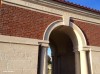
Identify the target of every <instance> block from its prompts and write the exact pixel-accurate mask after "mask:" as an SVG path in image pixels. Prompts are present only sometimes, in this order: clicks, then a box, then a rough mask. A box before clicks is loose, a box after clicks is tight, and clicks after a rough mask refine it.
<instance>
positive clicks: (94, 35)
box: [73, 20, 100, 46]
mask: <svg viewBox="0 0 100 74" xmlns="http://www.w3.org/2000/svg"><path fill="white" fill-rule="evenodd" d="M73 22H74V23H75V24H76V25H77V26H79V28H80V29H81V30H82V31H83V33H84V35H85V37H86V39H87V44H88V45H92V46H100V25H96V24H91V23H88V22H84V21H79V20H73Z"/></svg>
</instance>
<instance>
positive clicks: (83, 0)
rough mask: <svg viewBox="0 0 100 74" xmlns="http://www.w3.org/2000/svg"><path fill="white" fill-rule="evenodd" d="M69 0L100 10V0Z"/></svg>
mask: <svg viewBox="0 0 100 74" xmlns="http://www.w3.org/2000/svg"><path fill="white" fill-rule="evenodd" d="M66 1H67V0H66ZM68 1H70V2H73V3H76V4H80V5H83V6H87V7H90V8H93V9H97V10H100V0H68Z"/></svg>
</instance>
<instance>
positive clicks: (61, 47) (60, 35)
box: [49, 26, 75, 74]
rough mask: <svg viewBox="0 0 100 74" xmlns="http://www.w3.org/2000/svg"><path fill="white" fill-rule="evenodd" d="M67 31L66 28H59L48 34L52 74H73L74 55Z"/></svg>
mask: <svg viewBox="0 0 100 74" xmlns="http://www.w3.org/2000/svg"><path fill="white" fill-rule="evenodd" d="M67 29H68V27H67V26H59V27H56V28H55V29H54V30H53V31H52V32H51V34H50V38H49V41H50V47H51V51H52V72H53V73H52V74H66V73H68V74H75V53H74V52H73V51H74V50H73V43H72V41H71V39H70V37H69V36H68V35H67V34H66V30H67Z"/></svg>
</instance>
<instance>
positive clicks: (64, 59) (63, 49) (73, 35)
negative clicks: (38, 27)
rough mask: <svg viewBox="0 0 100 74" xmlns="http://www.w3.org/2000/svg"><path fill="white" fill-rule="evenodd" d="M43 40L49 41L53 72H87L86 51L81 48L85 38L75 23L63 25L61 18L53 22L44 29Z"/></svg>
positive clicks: (84, 44)
mask: <svg viewBox="0 0 100 74" xmlns="http://www.w3.org/2000/svg"><path fill="white" fill-rule="evenodd" d="M44 40H48V41H49V43H50V47H51V50H52V56H53V65H52V68H53V70H52V71H53V72H52V73H53V74H66V73H68V74H88V67H87V60H86V52H85V51H84V50H83V47H85V46H86V45H87V44H86V40H85V37H84V35H83V33H82V31H81V30H80V29H79V28H78V27H77V26H76V25H75V24H73V23H71V22H70V24H69V25H63V22H62V21H61V20H60V21H56V22H53V23H52V24H50V25H49V26H48V27H47V29H46V30H45V33H44ZM45 52H47V51H46V50H45ZM83 63H84V64H83ZM45 68H46V65H45ZM45 68H44V72H45V73H47V72H46V70H47V69H45ZM41 74H44V73H41Z"/></svg>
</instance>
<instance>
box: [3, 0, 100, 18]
mask: <svg viewBox="0 0 100 74" xmlns="http://www.w3.org/2000/svg"><path fill="white" fill-rule="evenodd" d="M3 2H6V3H12V4H16V3H17V4H16V5H19V4H23V2H25V3H26V4H25V3H24V5H22V6H25V7H28V8H32V6H30V5H28V4H27V3H30V4H32V3H34V4H37V5H43V6H44V7H50V8H53V9H56V10H61V12H59V14H58V13H57V14H58V15H62V14H64V13H62V12H71V13H75V14H78V15H82V16H86V17H90V18H95V19H100V15H99V14H95V13H93V12H89V11H86V10H82V9H79V8H76V7H71V6H69V5H65V4H61V3H57V2H55V1H51V0H17V1H14V0H3ZM18 2H19V3H18ZM20 2H22V3H20ZM36 8H37V7H36ZM50 13H52V11H51V12H50ZM54 14H55V13H54ZM71 17H73V16H71Z"/></svg>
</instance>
